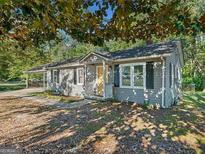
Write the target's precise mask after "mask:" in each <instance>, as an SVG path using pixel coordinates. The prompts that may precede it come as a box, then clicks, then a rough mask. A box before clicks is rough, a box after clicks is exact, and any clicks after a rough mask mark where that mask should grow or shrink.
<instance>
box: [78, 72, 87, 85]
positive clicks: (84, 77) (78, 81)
mask: <svg viewBox="0 0 205 154" xmlns="http://www.w3.org/2000/svg"><path fill="white" fill-rule="evenodd" d="M79 70H83V71H84V69H83V68H77V69H76V71H77V73H76V77H77V85H83V84H84V81H83V83H80V81H79ZM84 73H85V72H84ZM84 79H85V75H84Z"/></svg>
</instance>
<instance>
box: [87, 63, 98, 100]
mask: <svg viewBox="0 0 205 154" xmlns="http://www.w3.org/2000/svg"><path fill="white" fill-rule="evenodd" d="M86 71H87V72H86V84H85V89H86V90H85V94H86V95H88V96H89V95H95V91H96V87H97V82H96V66H95V65H87V69H86Z"/></svg>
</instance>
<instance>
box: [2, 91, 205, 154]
mask: <svg viewBox="0 0 205 154" xmlns="http://www.w3.org/2000/svg"><path fill="white" fill-rule="evenodd" d="M188 96H189V95H188ZM185 97H186V96H185ZM196 97H197V95H194V96H193V98H191V99H192V100H191V101H190V99H189V98H187V97H186V99H185V101H184V103H183V104H180V105H179V106H176V107H173V108H171V109H160V110H147V109H146V110H145V109H143V108H141V107H139V106H136V105H134V104H132V103H117V102H93V103H91V104H87V105H84V106H81V107H79V108H74V109H59V108H56V107H54V106H46V105H43V104H41V103H36V102H35V101H30V100H26V99H20V98H8V99H6V100H0V147H11V146H12V147H14V146H16V147H22V148H24V149H25V152H31V151H32V152H34V151H36V152H40V153H63V152H65V153H106V154H109V153H145V152H148V153H205V127H204V126H205V114H204V112H202V107H203V105H202V104H203V103H204V102H203V100H202V98H204V95H201V94H200V97H197V98H196ZM201 97H202V98H201ZM195 100H198V102H199V103H198V105H197V104H196V102H194V101H195Z"/></svg>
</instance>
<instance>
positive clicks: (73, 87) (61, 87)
mask: <svg viewBox="0 0 205 154" xmlns="http://www.w3.org/2000/svg"><path fill="white" fill-rule="evenodd" d="M47 73H48V76H47V79H48V85H47V87H48V89H50V90H53V91H56V92H60V93H62V94H63V95H66V96H81V97H82V96H83V94H84V87H83V85H77V84H74V68H67V69H61V70H60V72H59V83H52V82H51V70H49V71H48V72H47Z"/></svg>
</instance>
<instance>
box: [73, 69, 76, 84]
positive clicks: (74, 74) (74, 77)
mask: <svg viewBox="0 0 205 154" xmlns="http://www.w3.org/2000/svg"><path fill="white" fill-rule="evenodd" d="M73 71H74V73H73V82H74V84H75V85H76V84H77V70H76V68H75V69H74V70H73Z"/></svg>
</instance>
